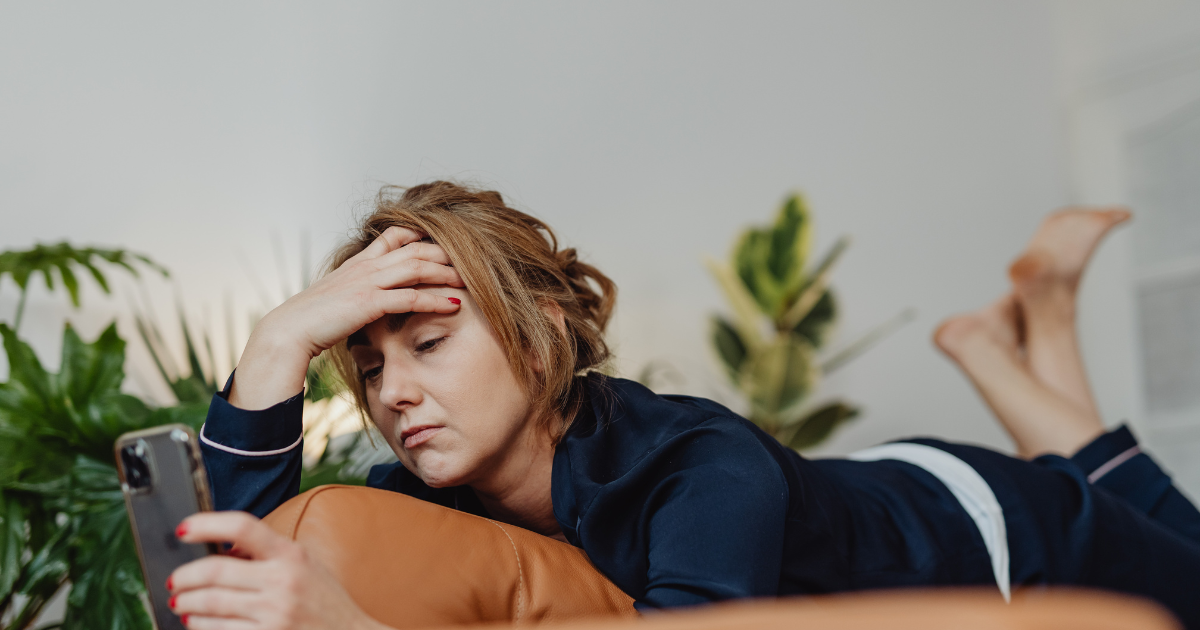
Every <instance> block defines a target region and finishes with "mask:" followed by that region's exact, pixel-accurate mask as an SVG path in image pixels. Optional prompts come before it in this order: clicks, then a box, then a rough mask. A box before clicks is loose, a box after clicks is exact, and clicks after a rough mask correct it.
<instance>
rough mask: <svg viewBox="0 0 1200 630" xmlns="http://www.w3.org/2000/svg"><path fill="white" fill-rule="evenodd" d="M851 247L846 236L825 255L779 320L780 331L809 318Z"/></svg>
mask: <svg viewBox="0 0 1200 630" xmlns="http://www.w3.org/2000/svg"><path fill="white" fill-rule="evenodd" d="M849 246H850V239H849V237H845V236H843V237H842V238H840V239H838V241H837V242H836V243H834V245H833V248H831V249H830V250H829V253H828V254H826V255H825V258H823V259H822V260H821V263H820V264H819V265H817V268H816V269H815V270H814V271H813V273H812V274H811V276H810V277H809V279H808V281H807V283H806V284H805V285H804V287H803V288H802V289H801V290H800V294H799V295H798V296H797V297H796V301H795V302H793V303H792V305H791V306H790V307H788V309H787V312H786V313H784V315H783V317H781V318H780V319H779V330H791V329H792V328H795V327H796V325H797V324H799V323H800V322H801V321H803V320H804V318H805V317H806V316H808V313H809V311H811V310H812V309H813V307H815V306H816V305H817V302H818V301H819V300H820V299H821V297H822V296H823V295H825V291H826V289H827V288H828V286H829V276H830V275H831V274H832V273H833V267H834V265H835V264H836V263H837V261H838V259H839V258H841V256H842V253H843V252H845V251H846V248H847V247H849Z"/></svg>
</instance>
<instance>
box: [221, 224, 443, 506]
mask: <svg viewBox="0 0 1200 630" xmlns="http://www.w3.org/2000/svg"><path fill="white" fill-rule="evenodd" d="M424 236H425V235H423V234H421V233H419V232H415V231H413V230H408V229H405V228H398V227H392V228H389V229H388V230H386V231H385V232H384V233H383V234H382V235H380V236H379V238H377V239H376V240H375V241H374V242H373V243H371V245H369V246H368V247H367V248H366V249H364V250H363V251H361V252H359V253H358V254H357V255H355V256H354V257H353V258H350V259H349V260H347V261H346V262H345V263H344V264H343V265H342V266H341V267H338V268H337V269H335V270H334V271H332V272H330V273H329V274H328V275H326V276H324V277H323V278H321V279H320V280H318V281H317V282H315V283H313V284H312V285H311V286H310V287H308V288H307V289H305V290H304V291H301V292H300V293H298V294H296V295H295V296H292V297H291V298H290V299H288V300H287V301H286V302H284V303H283V304H281V305H280V306H278V307H277V308H275V309H274V310H272V311H271V312H270V313H268V314H267V316H266V317H264V318H263V319H262V321H260V322H259V324H258V325H257V326H255V328H254V332H253V333H252V334H251V335H250V340H249V342H247V344H246V349H245V351H244V352H243V353H242V358H241V360H240V361H239V363H238V368H237V371H236V372H235V374H234V376H231V377H230V381H229V383H228V384H227V385H226V387H225V389H224V390H223V391H222V392H221V393H218V394H217V395H215V396H214V397H213V402H212V404H211V406H210V407H209V413H208V418H207V420H206V423H205V426H204V427H203V429H202V430H201V446H202V449H203V452H204V461H205V465H206V466H207V467H208V472H209V480H210V482H211V486H212V490H213V498H214V504H215V507H216V508H217V509H219V510H245V511H249V512H251V513H253V514H255V515H257V516H260V517H261V516H265V515H266V514H267V513H269V512H270V511H271V510H273V509H275V508H276V507H278V506H279V505H280V504H281V503H283V502H284V501H286V500H288V499H289V498H291V497H293V496H295V494H296V492H297V490H298V488H299V486H300V463H301V448H300V446H301V432H302V426H301V418H302V414H303V408H304V400H303V391H304V379H305V376H306V375H307V373H308V364H309V362H310V361H311V360H312V359H313V358H314V357H315V356H317V355H318V354H320V353H321V352H323V351H324V350H326V349H328V348H330V347H332V346H333V345H334V344H336V343H338V342H339V341H341V340H342V339H345V338H346V337H348V336H349V335H350V334H352V333H354V332H356V331H358V330H359V329H361V328H362V327H363V326H366V325H367V324H369V323H371V322H373V321H375V320H377V319H379V318H380V317H383V316H384V315H387V314H390V313H408V312H425V313H452V312H454V311H455V310H457V309H458V308H459V307H458V305H457V304H456V303H454V302H451V301H450V300H447V299H446V298H443V297H440V296H436V295H434V294H432V293H428V292H421V291H417V290H416V289H414V288H413V287H415V286H417V285H422V284H441V285H447V286H453V287H461V286H463V282H462V279H461V278H460V277H459V275H458V272H457V271H455V270H454V268H453V267H450V266H449V264H450V259H449V257H448V256H446V253H445V252H444V251H443V250H442V248H441V247H439V246H437V245H435V244H432V243H424V242H420V241H421V239H423V238H424Z"/></svg>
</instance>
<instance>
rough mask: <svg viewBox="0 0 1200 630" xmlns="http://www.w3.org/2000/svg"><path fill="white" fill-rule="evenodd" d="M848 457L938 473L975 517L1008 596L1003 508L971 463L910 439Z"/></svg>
mask: <svg viewBox="0 0 1200 630" xmlns="http://www.w3.org/2000/svg"><path fill="white" fill-rule="evenodd" d="M847 459H853V460H857V461H860V462H870V461H876V460H880V459H894V460H897V461H902V462H908V463H909V464H913V465H914V466H919V467H921V468H924V469H925V470H926V471H928V472H929V474H931V475H933V476H934V477H937V478H938V480H940V481H941V482H942V483H944V484H946V487H947V488H948V489H949V490H950V493H951V494H953V495H954V498H956V499H958V502H959V503H960V504H962V506H963V510H965V511H966V512H967V515H968V516H970V517H971V520H973V521H975V526H976V527H978V528H979V534H980V535H981V536H982V537H983V544H984V546H985V547H987V552H988V555H989V556H991V559H992V575H993V576H995V578H996V586H997V587H999V588H1000V594H1001V595H1003V596H1004V601H1006V602H1007V601H1010V600H1011V592H1010V591H1011V588H1010V585H1009V581H1010V577H1009V568H1008V533H1007V530H1006V528H1005V526H1004V510H1003V509H1001V507H1000V502H999V501H998V500H996V495H995V493H993V492H992V488H991V486H989V485H988V484H987V481H986V480H984V478H983V477H982V476H980V474H979V473H978V472H977V471H976V470H975V469H974V468H971V465H970V464H968V463H967V462H964V461H963V460H961V459H959V458H957V457H955V456H954V455H951V454H950V453H947V452H946V451H943V450H942V449H940V448H934V447H932V446H926V445H924V444H913V443H910V442H893V443H891V444H882V445H880V446H876V447H873V448H868V449H866V450H862V451H858V452H857V453H851V454H850V455H848V456H847Z"/></svg>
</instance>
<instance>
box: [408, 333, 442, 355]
mask: <svg viewBox="0 0 1200 630" xmlns="http://www.w3.org/2000/svg"><path fill="white" fill-rule="evenodd" d="M444 339H446V338H445V337H438V338H437V339H430V340H429V341H422V342H421V343H419V344H417V347H416V348H413V349H414V350H415V351H416V352H418V353H422V352H429V351H430V350H433V349H434V348H436V347H437V345H438V344H440V343H442V341H443V340H444Z"/></svg>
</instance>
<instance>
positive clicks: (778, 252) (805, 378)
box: [708, 194, 912, 450]
mask: <svg viewBox="0 0 1200 630" xmlns="http://www.w3.org/2000/svg"><path fill="white" fill-rule="evenodd" d="M848 245H849V239H848V238H846V237H842V238H841V239H839V240H838V241H837V242H836V243H835V244H834V245H833V247H832V248H831V249H830V251H829V252H828V253H826V254H825V256H824V257H823V258H822V259H821V260H820V261H819V262H818V263H817V264H816V265H814V266H812V267H811V268H810V267H809V266H808V261H809V258H810V255H811V253H812V251H811V250H812V220H811V216H810V213H809V210H808V206H807V204H806V203H805V201H804V198H803V197H802V196H800V195H799V194H793V195H791V196H789V197H788V198H787V199H786V200H784V202H783V204H782V206H781V207H780V208H779V212H778V213H777V214H776V217H775V221H774V222H773V223H772V224H770V225H767V226H762V227H751V228H748V229H746V230H745V231H744V232H742V234H741V235H740V236H739V237H738V239H737V241H736V243H735V245H734V248H733V253H732V255H731V256H730V260H729V262H728V263H723V262H720V261H716V260H709V261H708V267H709V270H710V272H711V273H712V275H713V277H714V278H715V279H716V281H717V283H718V284H719V285H720V287H721V289H722V291H723V292H724V294H725V297H726V299H727V300H728V303H729V305H730V307H731V310H732V312H733V313H732V315H733V316H732V317H726V316H724V315H713V316H712V317H711V319H710V326H711V333H710V334H711V340H712V344H713V347H714V349H715V350H716V354H717V356H718V357H719V359H720V361H721V364H722V366H723V368H724V372H725V374H726V375H727V376H728V378H729V381H730V383H731V384H732V385H733V386H734V387H735V388H736V389H737V390H738V392H739V393H740V394H741V395H742V396H743V397H744V398H745V400H746V401H747V402H748V404H749V413H748V414H747V415H748V417H749V419H750V420H751V421H752V422H754V423H755V424H757V425H758V426H759V427H761V428H762V429H763V430H764V431H766V432H767V433H769V434H771V435H772V436H774V437H775V438H776V439H778V440H779V441H780V442H782V443H783V444H785V445H787V446H790V447H792V448H794V449H797V450H802V449H806V448H811V447H813V446H816V445H817V444H819V443H821V442H822V441H824V440H825V439H827V438H828V437H829V436H830V435H831V434H832V433H833V431H834V429H836V428H837V427H838V426H839V425H841V424H843V423H845V422H846V421H848V420H850V419H852V418H854V417H855V416H857V415H858V413H859V410H858V408H856V407H855V406H853V405H851V404H849V403H847V402H845V401H833V402H829V403H826V404H823V405H820V406H817V407H815V408H814V407H811V406H808V405H807V404H806V403H807V402H808V398H809V395H810V394H811V393H812V392H813V390H814V389H815V388H816V386H817V383H818V382H819V381H820V378H821V376H822V375H823V374H825V373H828V372H830V371H832V370H834V369H836V368H837V367H838V366H840V365H842V364H844V363H846V362H847V361H849V360H850V359H852V358H854V357H855V356H857V355H858V354H859V353H861V352H863V351H864V350H866V349H867V348H868V347H870V346H871V345H872V344H874V343H875V342H877V341H878V340H879V339H881V338H882V337H883V336H886V335H887V334H888V333H889V332H890V331H891V330H892V329H893V328H895V327H896V326H898V325H900V324H902V323H904V321H906V320H907V319H910V318H911V316H912V313H911V312H905V313H902V314H901V315H900V316H899V317H897V318H896V319H894V320H892V321H891V322H889V323H887V324H885V325H884V326H882V327H880V328H879V329H876V330H875V331H873V332H871V333H870V334H868V335H867V336H865V337H863V338H862V339H860V340H858V341H857V342H855V343H853V344H851V345H850V346H848V347H847V348H845V349H844V350H842V351H840V352H838V353H837V354H835V355H833V356H831V357H829V358H827V359H824V360H821V359H819V358H818V355H819V351H820V350H821V348H823V347H824V345H825V344H826V342H827V341H828V339H829V336H830V335H829V333H830V329H831V328H832V326H833V324H834V323H835V321H836V319H837V313H838V305H837V301H836V299H835V297H834V294H833V292H832V291H831V289H830V287H829V277H830V274H831V272H832V271H833V268H834V265H835V264H836V263H837V261H838V259H839V258H840V257H841V255H842V253H843V252H845V250H846V247H847V246H848Z"/></svg>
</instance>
